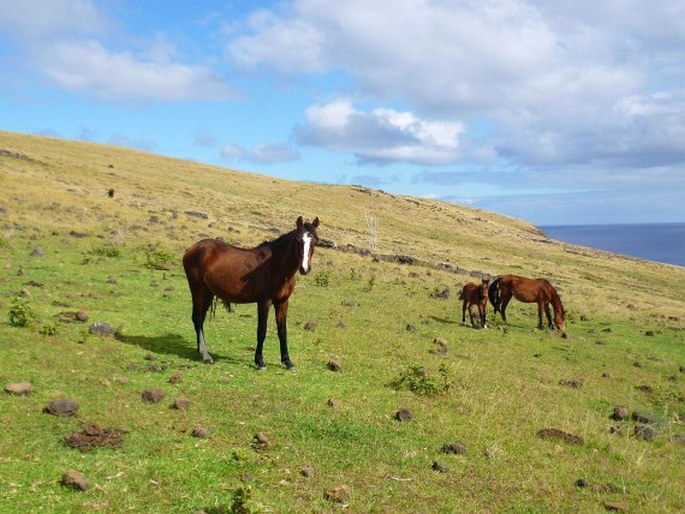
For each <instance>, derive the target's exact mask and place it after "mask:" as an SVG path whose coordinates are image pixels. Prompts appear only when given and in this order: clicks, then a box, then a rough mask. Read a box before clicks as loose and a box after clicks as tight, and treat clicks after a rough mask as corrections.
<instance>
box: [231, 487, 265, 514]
mask: <svg viewBox="0 0 685 514" xmlns="http://www.w3.org/2000/svg"><path fill="white" fill-rule="evenodd" d="M259 512H261V509H260V508H259V506H258V505H256V504H255V502H254V500H252V488H251V487H250V486H243V487H239V488H237V489H235V490H234V491H233V503H232V504H231V508H230V510H229V513H230V514H257V513H259Z"/></svg>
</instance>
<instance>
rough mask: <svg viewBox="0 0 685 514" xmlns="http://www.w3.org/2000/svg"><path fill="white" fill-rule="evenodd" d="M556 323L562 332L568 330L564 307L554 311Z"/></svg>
mask: <svg viewBox="0 0 685 514" xmlns="http://www.w3.org/2000/svg"><path fill="white" fill-rule="evenodd" d="M554 324H555V325H556V326H557V330H561V331H562V332H563V331H564V330H566V321H565V320H564V310H563V309H560V310H558V311H555V312H554Z"/></svg>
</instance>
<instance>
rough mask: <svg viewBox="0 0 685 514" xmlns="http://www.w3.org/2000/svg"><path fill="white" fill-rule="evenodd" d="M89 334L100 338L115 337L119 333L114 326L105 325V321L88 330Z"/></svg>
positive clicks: (94, 324) (97, 322) (96, 323)
mask: <svg viewBox="0 0 685 514" xmlns="http://www.w3.org/2000/svg"><path fill="white" fill-rule="evenodd" d="M88 333H90V334H96V335H99V336H113V335H114V334H116V333H117V329H116V328H114V327H113V326H112V325H109V324H108V323H105V322H104V321H96V322H95V323H93V324H92V325H91V326H90V329H88Z"/></svg>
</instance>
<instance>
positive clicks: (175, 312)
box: [0, 133, 685, 513]
mask: <svg viewBox="0 0 685 514" xmlns="http://www.w3.org/2000/svg"><path fill="white" fill-rule="evenodd" d="M0 186H1V187H0V216H1V217H0V219H1V220H2V235H3V237H2V238H0V264H2V268H1V271H0V313H2V318H1V319H0V340H2V343H1V344H2V355H1V356H0V383H1V384H0V385H3V386H4V385H5V384H9V383H16V382H29V383H30V384H31V385H32V392H31V394H30V395H28V396H26V397H23V396H18V395H14V394H10V393H3V394H1V395H0V420H1V421H2V425H3V427H5V430H4V434H3V435H2V437H0V462H1V463H2V466H0V510H3V509H4V510H6V511H7V512H37V511H41V510H42V511H46V512H86V511H88V512H91V511H97V512H122V511H132V512H194V511H196V510H204V511H206V512H214V513H222V512H247V511H253V512H256V511H264V512H337V511H340V510H348V511H351V512H497V511H515V512H519V511H520V512H552V511H554V512H604V511H605V510H606V509H607V508H611V507H615V508H622V509H625V510H627V511H631V512H638V511H639V512H674V511H678V510H683V509H685V491H684V490H683V487H682V484H683V483H685V470H684V468H683V465H682V463H683V462H685V460H684V458H685V447H684V445H683V440H684V439H685V428H684V427H683V424H682V423H683V419H684V418H685V404H684V403H683V402H684V401H685V383H684V381H685V373H684V372H683V369H684V366H685V335H684V334H685V333H684V332H683V330H684V329H685V317H684V313H685V295H683V291H685V269H683V268H682V267H677V266H669V265H664V264H658V263H651V262H646V261H641V260H637V259H630V258H624V257H621V256H617V255H613V254H609V253H605V252H599V251H594V250H591V249H587V248H582V247H577V246H573V245H567V244H563V243H560V242H556V241H551V240H548V239H547V238H546V237H545V236H544V234H542V233H541V232H540V231H539V230H537V229H536V228H535V227H534V226H532V225H530V224H528V223H526V222H524V221H521V220H516V219H512V218H509V217H505V216H500V215H496V214H492V213H488V212H484V211H478V210H473V209H469V208H466V207H462V206H457V205H453V204H448V203H443V202H438V201H433V200H425V199H416V198H410V197H403V196H396V195H390V194H387V193H384V192H381V191H375V190H368V189H365V188H360V187H344V186H329V185H320V184H304V183H298V182H287V181H282V180H275V179H272V178H268V177H263V176H259V175H254V174H249V173H243V172H236V171H231V170H227V169H223V168H217V167H211V166H205V165H201V164H198V163H193V162H189V161H182V160H175V159H168V158H163V157H159V156H153V155H148V154H143V153H139V152H133V151H130V150H124V149H120V148H114V147H107V146H99V145H92V144H85V143H77V142H67V141H63V140H57V139H49V138H41V137H32V136H24V135H16V134H10V133H0ZM109 190H112V195H111V196H110V195H109V194H108V192H109ZM300 214H301V215H303V216H305V218H306V219H308V220H311V219H312V218H314V217H315V216H319V218H320V219H321V227H320V230H319V235H320V237H321V238H323V239H325V240H327V242H329V243H330V245H331V246H334V248H319V249H317V251H316V254H315V256H314V271H313V272H312V274H310V275H309V276H307V277H300V278H299V281H298V287H297V290H296V291H295V294H294V295H293V297H292V299H291V306H290V315H289V320H288V321H289V329H290V330H289V337H290V351H291V356H292V358H293V360H294V362H295V363H296V364H297V368H296V369H295V370H294V371H292V372H288V371H285V370H284V369H281V368H280V367H279V365H278V362H279V356H278V342H277V339H276V335H275V327H274V323H273V319H271V320H270V323H269V333H268V336H267V337H268V338H267V342H266V345H265V359H266V360H267V364H268V369H267V371H266V372H263V373H260V372H257V371H256V370H255V369H254V368H253V366H252V357H253V352H254V345H255V331H256V309H255V307H254V306H252V305H241V306H238V307H237V309H236V312H234V313H231V314H228V313H224V312H218V311H217V314H216V318H215V319H214V320H212V321H210V322H208V323H207V324H206V326H205V329H206V337H207V343H208V347H209V351H210V352H211V353H212V354H213V355H214V356H215V358H216V363H215V364H214V365H210V366H208V365H202V364H201V362H199V359H198V356H197V354H196V350H195V341H194V340H195V337H194V331H193V328H192V323H191V321H190V294H189V292H188V290H187V285H186V282H185V277H184V276H183V270H182V268H181V266H180V258H181V255H182V254H183V251H184V249H185V248H187V247H188V246H190V245H191V244H192V243H193V242H195V241H196V240H198V239H200V238H203V237H221V238H223V239H225V240H227V241H228V242H230V243H234V244H239V245H243V246H253V245H256V244H258V243H260V242H262V241H264V240H265V239H271V238H274V237H276V235H277V234H280V233H283V232H286V231H289V230H290V229H291V228H292V227H294V223H295V219H296V218H297V216H298V215H300ZM369 250H374V252H372V253H375V254H376V258H374V256H373V255H370V254H367V251H369ZM394 256H404V257H405V259H404V260H405V261H406V260H409V261H410V262H412V264H402V263H398V262H396V260H393V257H394ZM406 257H409V258H410V259H406ZM507 272H512V273H518V274H523V275H529V276H545V277H547V278H548V279H549V280H550V281H551V282H552V283H553V284H554V285H555V286H556V287H557V290H558V291H559V293H560V294H561V296H562V299H563V300H564V304H565V307H566V310H567V311H568V316H567V331H566V336H567V337H561V335H560V334H559V333H558V332H548V331H538V330H535V329H534V327H535V325H536V309H535V307H534V306H533V305H524V304H520V303H517V302H515V301H513V302H512V304H511V306H510V309H509V311H508V317H509V322H510V324H509V325H508V326H504V325H503V324H502V323H501V322H500V321H499V320H497V321H496V322H494V323H493V322H491V328H490V329H488V330H482V331H478V330H473V329H471V328H468V327H466V326H462V325H461V323H460V320H461V313H460V309H459V306H458V305H457V299H456V297H457V293H458V290H459V289H460V287H461V285H463V284H464V283H465V282H467V281H469V280H476V278H475V277H476V276H478V275H480V274H482V273H485V274H490V275H497V274H501V273H507ZM446 289H449V291H450V293H451V294H450V295H449V297H448V298H447V299H445V298H443V297H444V296H446V295H442V294H437V293H442V292H443V291H445V290H446ZM458 311H459V312H458ZM24 315H26V317H27V324H26V326H17V325H18V323H16V322H17V319H18V318H22V317H23V316H24ZM490 317H492V315H491V314H490ZM94 322H105V323H108V324H109V325H111V326H113V327H115V328H116V330H117V332H116V334H115V335H114V336H112V337H107V336H100V335H96V334H92V333H90V331H89V329H90V327H91V325H92V324H93V323H94ZM436 341H437V342H436ZM329 361H335V362H337V363H338V364H339V365H340V371H331V370H330V369H329V367H328V366H327V364H328V363H329ZM151 389H157V390H160V391H162V392H164V393H165V395H166V396H165V398H164V399H163V400H161V401H159V402H158V403H145V402H143V401H142V398H141V395H142V393H143V392H144V391H146V390H151ZM181 397H182V398H185V399H187V401H188V402H189V405H188V406H187V407H186V408H181V409H176V408H170V406H171V405H172V404H173V403H174V402H175V401H176V400H178V399H179V398H181ZM56 399H71V400H74V401H77V402H78V403H79V405H80V407H79V410H78V412H77V414H76V416H72V417H56V416H52V415H49V414H46V413H44V412H43V409H44V407H45V406H46V405H47V404H48V403H49V402H50V401H52V400H56ZM618 405H622V406H625V407H626V409H627V412H628V418H627V419H625V420H612V419H610V417H609V416H610V415H611V414H612V411H613V409H614V407H616V406H618ZM400 409H408V410H409V411H410V412H411V414H412V419H411V420H410V421H398V420H396V419H395V414H396V413H397V412H398V411H399V410H400ZM633 414H635V416H632V415H633ZM89 425H97V427H99V428H100V429H108V430H110V432H107V434H110V435H111V434H114V435H117V437H119V440H118V441H117V442H118V443H119V444H115V445H113V447H104V448H97V449H93V450H92V451H86V452H80V451H78V450H77V449H73V448H71V447H69V446H68V445H67V444H66V443H65V439H66V438H68V437H69V436H70V435H71V434H74V433H77V434H78V433H82V432H83V431H84V430H85V431H86V432H90V435H92V436H98V435H102V434H105V432H102V431H98V430H96V429H94V428H92V427H91V428H87V427H88V426H89ZM643 425H646V426H648V427H649V430H651V431H652V432H649V431H647V432H645V431H641V430H642V428H641V427H642V426H643ZM198 428H204V429H206V430H207V431H208V433H209V437H196V436H194V435H193V431H194V430H195V429H198ZM544 429H555V430H557V432H554V431H547V432H542V433H540V430H544ZM636 430H637V431H638V434H636ZM257 433H262V434H264V437H265V438H266V439H268V444H259V443H256V442H255V441H254V436H255V435H256V434H257ZM645 434H646V435H647V436H648V437H647V438H645V437H644V436H645ZM86 435H88V434H86ZM196 435H197V434H196ZM200 435H202V434H200ZM545 435H548V436H551V438H549V437H548V438H545V437H544V436H545ZM652 435H653V436H654V437H653V438H651V436H652ZM576 437H577V438H580V439H576ZM95 439H97V437H95ZM102 439H104V440H105V442H108V441H109V442H111V441H110V440H109V439H107V438H102ZM113 439H116V438H114V437H113ZM576 443H580V444H576ZM443 447H445V448H444V450H445V451H443ZM454 451H456V452H457V453H454ZM434 468H437V469H434ZM69 469H75V470H78V471H80V472H81V473H82V474H83V475H84V476H85V478H86V480H88V482H89V484H90V487H89V488H88V489H87V490H86V491H84V492H76V491H73V490H71V489H69V488H67V487H64V486H62V485H60V483H59V482H60V478H61V477H62V474H63V473H64V472H65V471H67V470H69ZM579 480H582V481H583V482H578V481H579ZM577 482H578V483H577ZM241 498H242V499H243V500H244V501H243V500H241ZM241 508H243V509H244V510H242V511H241V510H240V509H241Z"/></svg>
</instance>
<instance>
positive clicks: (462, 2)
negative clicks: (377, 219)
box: [0, 0, 685, 225]
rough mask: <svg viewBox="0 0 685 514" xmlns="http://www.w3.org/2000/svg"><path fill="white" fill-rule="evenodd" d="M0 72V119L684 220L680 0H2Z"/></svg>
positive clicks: (362, 179) (326, 172) (247, 166)
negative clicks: (332, 0)
mask: <svg viewBox="0 0 685 514" xmlns="http://www.w3.org/2000/svg"><path fill="white" fill-rule="evenodd" d="M0 78H1V80H0V129H1V130H9V131H16V132H23V133H31V134H46V135H51V136H58V137H63V138H67V139H79V140H85V141H93V142H101V143H107V144H116V145H121V146H126V147H131V148H136V149H140V150H144V151H149V152H153V153H159V154H163V155H170V156H174V157H181V158H188V159H192V160H196V161H201V162H206V163H210V164H216V165H219V166H224V167H228V168H234V169H241V170H247V171H252V172H257V173H262V174H266V175H270V176H275V177H281V178H287V179H294V180H304V181H313V182H324V183H336V184H360V185H364V186H368V187H373V188H378V189H383V190H384V191H388V192H392V193H398V194H407V195H413V196H420V197H427V198H438V199H442V200H446V201H452V202H456V203H460V204H465V205H471V206H473V207H477V208H482V209H486V210H490V211H495V212H500V213H503V214H508V215H511V216H516V217H521V218H524V219H527V220H530V221H532V222H533V223H535V224H537V225H557V224H585V223H592V224H594V223H639V222H670V221H680V222H684V221H685V0H669V1H663V2H654V1H652V0H650V1H647V0H644V1H643V0H603V1H601V2H597V1H596V0H592V1H590V0H577V1H574V2H567V1H560V0H492V1H491V0H423V1H421V0H374V1H373V2H372V1H368V0H367V1H361V0H346V1H345V2H330V1H325V0H286V1H278V2H275V1H274V2H270V1H249V2H244V1H240V2H239V1H227V0H223V1H213V0H204V1H201V0H198V1H195V2H189V1H177V0H165V1H161V0H144V1H137V0H136V1H133V0H22V1H17V0H0ZM0 146H1V141H0ZM169 187H173V184H169ZM305 214H306V213H305Z"/></svg>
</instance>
